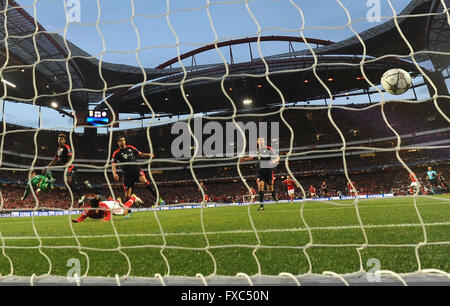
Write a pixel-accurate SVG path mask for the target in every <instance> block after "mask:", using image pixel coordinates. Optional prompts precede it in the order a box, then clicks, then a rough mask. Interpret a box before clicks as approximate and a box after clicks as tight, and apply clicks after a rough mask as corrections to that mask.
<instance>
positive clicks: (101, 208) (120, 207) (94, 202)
mask: <svg viewBox="0 0 450 306" xmlns="http://www.w3.org/2000/svg"><path fill="white" fill-rule="evenodd" d="M135 203H136V204H137V205H139V204H140V203H142V200H141V199H140V198H139V197H137V196H136V195H135V194H132V195H131V197H130V199H129V200H128V201H126V202H125V203H124V204H122V203H121V202H120V201H114V200H112V199H109V200H108V201H99V200H98V199H97V198H96V197H94V198H92V199H90V200H89V207H88V208H87V209H85V210H84V211H83V212H82V213H81V216H79V217H78V218H77V219H72V222H74V223H80V222H83V221H84V220H85V219H86V218H88V217H89V218H92V219H102V220H101V221H110V220H111V215H112V214H114V215H119V216H125V217H129V216H130V215H131V209H130V208H131V206H133V204H135Z"/></svg>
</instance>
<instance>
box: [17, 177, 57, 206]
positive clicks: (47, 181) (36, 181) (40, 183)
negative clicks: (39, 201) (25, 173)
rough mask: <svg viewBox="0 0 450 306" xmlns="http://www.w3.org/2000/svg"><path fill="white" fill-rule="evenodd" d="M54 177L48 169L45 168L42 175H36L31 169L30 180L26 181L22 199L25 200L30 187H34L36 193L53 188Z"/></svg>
mask: <svg viewBox="0 0 450 306" xmlns="http://www.w3.org/2000/svg"><path fill="white" fill-rule="evenodd" d="M54 182H55V179H54V178H53V176H52V173H51V172H50V170H47V171H46V172H45V173H44V175H36V171H32V172H31V174H30V180H29V181H28V183H27V188H26V189H25V193H24V194H23V197H22V199H21V200H22V201H23V200H25V199H26V198H27V196H28V194H29V193H30V189H31V188H36V191H35V192H36V195H38V194H39V193H40V192H41V191H44V192H47V191H50V190H52V189H53V183H54Z"/></svg>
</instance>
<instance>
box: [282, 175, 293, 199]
mask: <svg viewBox="0 0 450 306" xmlns="http://www.w3.org/2000/svg"><path fill="white" fill-rule="evenodd" d="M283 184H284V185H286V187H287V192H288V196H289V198H291V202H294V195H295V182H294V180H293V179H291V177H290V176H289V175H288V176H287V178H286V179H285V180H284V182H283Z"/></svg>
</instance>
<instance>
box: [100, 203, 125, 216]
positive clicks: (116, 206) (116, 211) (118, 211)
mask: <svg viewBox="0 0 450 306" xmlns="http://www.w3.org/2000/svg"><path fill="white" fill-rule="evenodd" d="M102 203H103V204H105V205H106V206H108V208H109V209H111V211H112V213H113V215H123V213H124V209H123V206H122V205H121V204H120V203H119V202H118V201H104V202H102Z"/></svg>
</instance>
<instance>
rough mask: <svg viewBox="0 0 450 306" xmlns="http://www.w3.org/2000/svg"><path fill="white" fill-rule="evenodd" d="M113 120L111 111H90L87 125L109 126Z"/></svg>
mask: <svg viewBox="0 0 450 306" xmlns="http://www.w3.org/2000/svg"><path fill="white" fill-rule="evenodd" d="M117 118H118V117H117ZM112 120H113V117H112V115H111V113H110V112H109V111H105V110H102V111H94V110H90V111H89V114H88V116H87V118H86V124H87V125H91V126H107V125H108V124H110V123H111V121H112Z"/></svg>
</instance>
